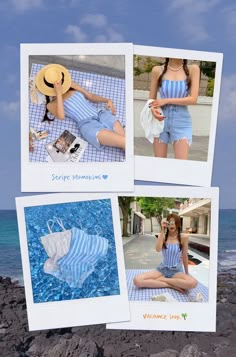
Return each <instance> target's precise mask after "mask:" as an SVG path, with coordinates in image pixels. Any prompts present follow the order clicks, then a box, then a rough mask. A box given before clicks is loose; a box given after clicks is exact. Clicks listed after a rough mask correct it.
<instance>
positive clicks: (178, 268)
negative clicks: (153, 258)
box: [157, 243, 183, 278]
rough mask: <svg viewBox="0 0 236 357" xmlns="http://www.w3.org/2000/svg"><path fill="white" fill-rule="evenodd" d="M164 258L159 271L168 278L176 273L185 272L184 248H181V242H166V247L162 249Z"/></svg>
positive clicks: (158, 268) (158, 267)
mask: <svg viewBox="0 0 236 357" xmlns="http://www.w3.org/2000/svg"><path fill="white" fill-rule="evenodd" d="M162 255H163V260H162V262H161V263H160V264H159V265H158V266H157V271H159V272H160V273H161V274H162V275H164V276H165V277H166V278H172V276H173V275H174V274H176V273H182V272H183V266H182V262H181V259H180V258H181V255H182V250H180V248H179V243H171V244H169V243H166V249H165V248H163V249H162Z"/></svg>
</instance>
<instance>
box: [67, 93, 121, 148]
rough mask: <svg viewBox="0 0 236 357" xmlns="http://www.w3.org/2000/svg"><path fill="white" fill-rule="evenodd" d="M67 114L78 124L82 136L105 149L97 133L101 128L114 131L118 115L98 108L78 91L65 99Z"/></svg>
mask: <svg viewBox="0 0 236 357" xmlns="http://www.w3.org/2000/svg"><path fill="white" fill-rule="evenodd" d="M64 111H65V115H66V116H67V117H69V118H71V119H73V120H75V121H76V122H77V124H78V128H79V130H80V133H81V136H82V137H83V138H84V139H85V140H86V141H88V142H89V143H90V144H91V145H93V146H94V147H96V148H97V149H103V148H104V146H102V145H100V143H99V141H98V139H97V134H98V133H99V131H100V130H102V129H106V130H111V131H113V127H114V123H115V121H116V120H117V119H116V117H115V116H114V115H113V114H112V113H111V112H110V111H109V110H99V111H98V110H97V109H96V107H95V106H93V105H92V104H91V103H90V102H89V101H88V100H87V99H86V98H85V96H84V95H83V94H82V93H80V92H78V91H74V93H73V94H72V95H71V96H70V97H69V98H67V99H66V100H65V101H64Z"/></svg>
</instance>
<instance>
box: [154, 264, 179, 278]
mask: <svg viewBox="0 0 236 357" xmlns="http://www.w3.org/2000/svg"><path fill="white" fill-rule="evenodd" d="M156 270H157V271H159V272H160V273H161V274H162V275H164V277H165V278H172V276H173V275H175V274H176V273H183V272H184V269H183V266H182V264H181V263H179V264H178V265H177V266H176V267H171V268H168V267H166V266H165V265H164V264H163V263H160V264H159V265H158V266H157V268H156Z"/></svg>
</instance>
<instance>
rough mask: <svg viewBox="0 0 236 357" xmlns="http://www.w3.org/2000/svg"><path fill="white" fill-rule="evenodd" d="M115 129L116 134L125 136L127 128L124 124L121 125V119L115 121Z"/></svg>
mask: <svg viewBox="0 0 236 357" xmlns="http://www.w3.org/2000/svg"><path fill="white" fill-rule="evenodd" d="M113 130H114V132H115V133H116V134H119V135H121V136H125V129H124V128H123V126H122V125H121V123H120V122H119V120H116V121H115V124H114V127H113Z"/></svg>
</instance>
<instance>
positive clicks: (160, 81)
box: [157, 58, 191, 90]
mask: <svg viewBox="0 0 236 357" xmlns="http://www.w3.org/2000/svg"><path fill="white" fill-rule="evenodd" d="M169 61H170V59H169V58H166V61H165V63H164V69H163V71H162V73H161V75H160V77H159V78H158V82H157V83H158V88H160V87H161V85H162V78H163V76H164V74H165V73H166V71H167V68H168V63H169ZM183 70H184V72H185V74H186V82H187V87H188V90H190V87H191V79H190V78H189V69H188V60H186V59H184V60H183Z"/></svg>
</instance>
